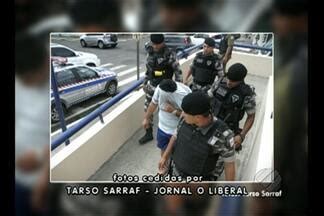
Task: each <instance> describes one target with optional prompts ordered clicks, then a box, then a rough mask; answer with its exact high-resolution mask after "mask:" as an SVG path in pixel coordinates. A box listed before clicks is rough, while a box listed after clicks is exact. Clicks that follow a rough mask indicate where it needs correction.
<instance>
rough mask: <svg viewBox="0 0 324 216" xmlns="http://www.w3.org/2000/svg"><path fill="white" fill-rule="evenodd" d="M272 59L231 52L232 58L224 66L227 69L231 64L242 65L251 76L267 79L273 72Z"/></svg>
mask: <svg viewBox="0 0 324 216" xmlns="http://www.w3.org/2000/svg"><path fill="white" fill-rule="evenodd" d="M272 58H273V57H269V56H260V55H253V54H248V53H239V52H233V53H232V58H231V59H230V60H229V62H228V63H227V65H226V68H227V69H228V68H229V67H230V66H231V65H232V64H235V63H238V62H239V63H242V64H243V65H245V67H246V68H247V69H248V73H249V74H252V75H257V76H262V77H269V76H271V75H272V70H273V62H272Z"/></svg>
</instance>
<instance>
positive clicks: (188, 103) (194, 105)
mask: <svg viewBox="0 0 324 216" xmlns="http://www.w3.org/2000/svg"><path fill="white" fill-rule="evenodd" d="M181 108H182V110H183V111H184V112H185V113H187V114H190V115H202V114H205V113H208V112H209V111H210V102H209V98H208V96H207V94H206V93H204V92H202V91H196V92H193V93H189V94H188V95H186V96H185V97H184V98H183V100H182V103H181Z"/></svg>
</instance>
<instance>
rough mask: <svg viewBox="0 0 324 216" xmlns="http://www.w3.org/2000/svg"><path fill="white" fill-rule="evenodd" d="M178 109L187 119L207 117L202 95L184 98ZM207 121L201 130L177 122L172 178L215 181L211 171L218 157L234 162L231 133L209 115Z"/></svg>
mask: <svg viewBox="0 0 324 216" xmlns="http://www.w3.org/2000/svg"><path fill="white" fill-rule="evenodd" d="M204 99H205V100H206V101H207V102H205V101H204ZM190 100H192V101H190ZM193 103H194V107H193V106H192V105H193ZM206 104H207V105H206ZM196 105H197V106H196ZM181 106H182V109H183V110H184V112H185V113H188V114H191V115H196V114H203V113H206V112H207V113H208V110H210V104H209V100H208V97H207V96H206V95H205V94H204V93H202V92H195V93H192V94H189V95H187V96H186V97H185V98H184V99H183V102H182V105H181ZM204 109H205V110H207V111H203V110H204ZM209 117H210V118H211V123H210V124H209V125H208V126H206V127H203V128H202V127H197V126H195V125H191V124H188V123H186V122H185V120H184V119H181V120H180V122H179V124H178V127H177V133H176V134H175V135H174V136H176V141H175V143H174V147H173V153H172V163H171V174H172V175H180V176H183V177H186V176H194V175H195V176H202V177H203V180H204V181H215V180H217V177H218V176H215V169H216V163H217V161H218V159H219V157H220V156H221V157H222V158H223V160H224V161H225V162H233V161H234V160H235V156H234V154H235V153H234V138H233V137H234V134H233V132H232V131H231V130H230V129H229V128H228V126H227V125H226V124H225V123H224V122H223V121H221V120H219V119H216V117H214V116H213V115H212V114H210V115H209Z"/></svg>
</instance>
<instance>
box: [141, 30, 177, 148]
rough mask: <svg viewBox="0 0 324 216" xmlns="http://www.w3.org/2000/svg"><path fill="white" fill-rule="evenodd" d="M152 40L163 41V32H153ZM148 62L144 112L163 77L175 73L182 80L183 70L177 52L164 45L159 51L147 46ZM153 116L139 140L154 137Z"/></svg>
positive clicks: (170, 77) (147, 139)
mask: <svg viewBox="0 0 324 216" xmlns="http://www.w3.org/2000/svg"><path fill="white" fill-rule="evenodd" d="M151 41H152V42H153V43H158V44H160V43H163V41H164V37H163V35H162V34H152V35H151ZM147 52H148V55H147V62H146V73H145V81H144V91H145V93H146V97H145V103H144V112H146V110H147V108H148V106H149V104H150V102H151V100H152V96H153V94H154V91H155V88H156V86H157V85H159V83H160V82H161V81H162V80H163V79H172V77H173V75H175V80H176V81H178V82H182V72H181V70H180V66H179V62H178V61H177V59H176V53H175V52H173V51H171V50H170V49H169V48H168V47H166V46H164V47H163V48H161V49H160V50H159V51H158V52H155V51H154V50H153V47H152V46H151V45H149V46H148V47H147ZM152 122H153V116H152V118H151V127H150V128H148V129H147V130H146V134H145V135H144V136H143V137H142V138H141V139H140V140H139V142H140V143H141V144H144V143H146V142H148V141H150V140H152V139H153V134H152V132H153V130H152V125H153V123H152Z"/></svg>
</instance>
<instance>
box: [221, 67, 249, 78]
mask: <svg viewBox="0 0 324 216" xmlns="http://www.w3.org/2000/svg"><path fill="white" fill-rule="evenodd" d="M246 74H247V69H246V67H245V66H244V65H242V64H241V63H236V64H233V65H232V66H231V67H229V68H228V72H227V75H226V76H227V78H228V79H229V80H232V81H243V80H244V78H245V76H246Z"/></svg>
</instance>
